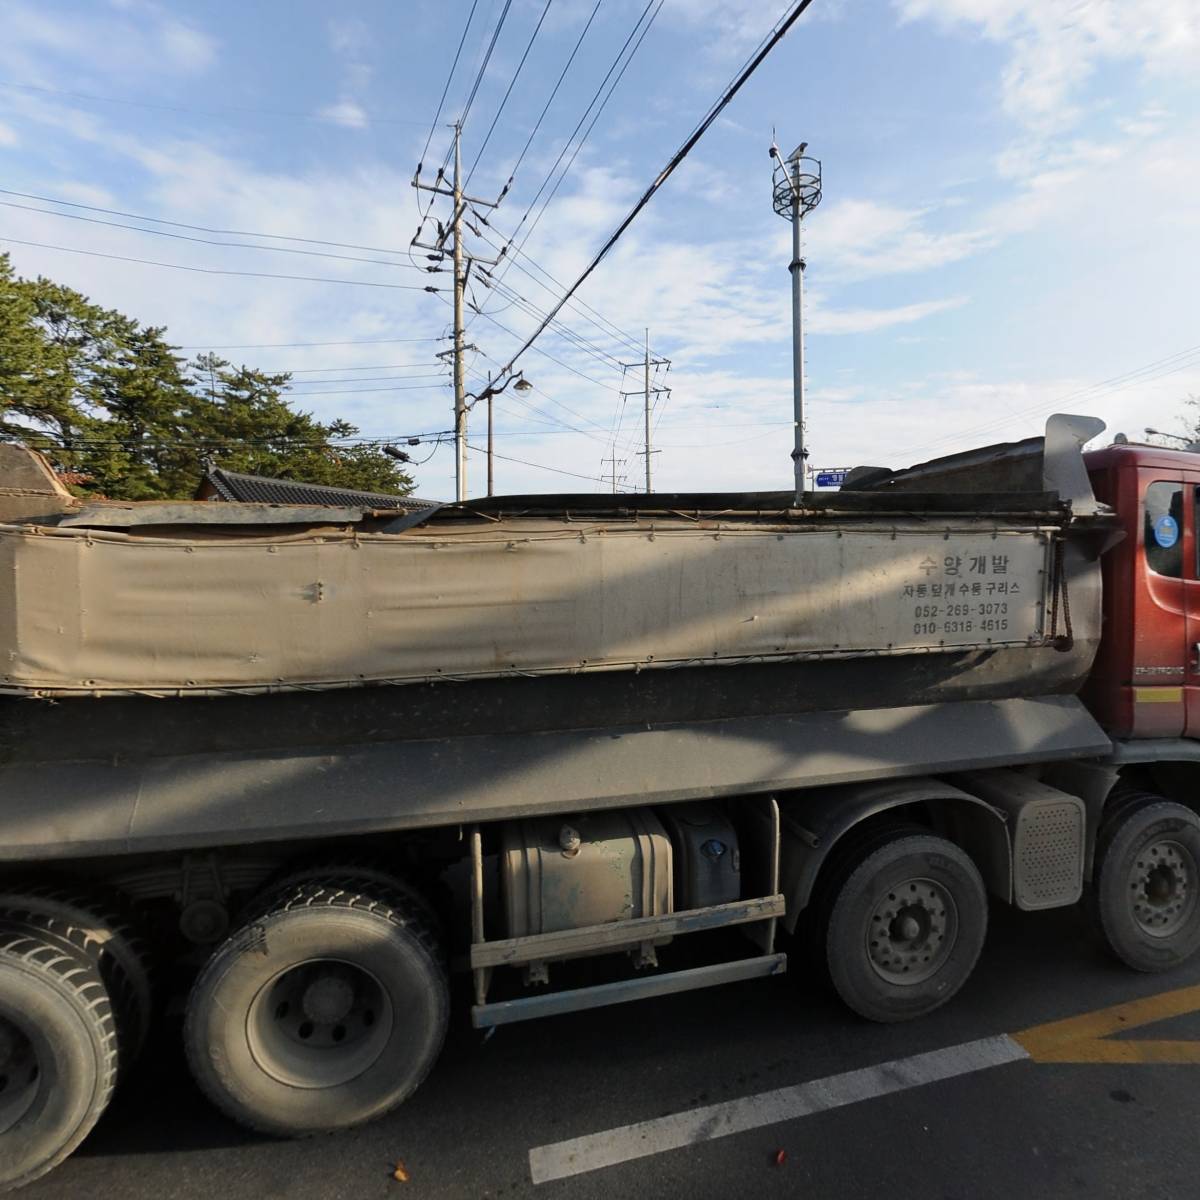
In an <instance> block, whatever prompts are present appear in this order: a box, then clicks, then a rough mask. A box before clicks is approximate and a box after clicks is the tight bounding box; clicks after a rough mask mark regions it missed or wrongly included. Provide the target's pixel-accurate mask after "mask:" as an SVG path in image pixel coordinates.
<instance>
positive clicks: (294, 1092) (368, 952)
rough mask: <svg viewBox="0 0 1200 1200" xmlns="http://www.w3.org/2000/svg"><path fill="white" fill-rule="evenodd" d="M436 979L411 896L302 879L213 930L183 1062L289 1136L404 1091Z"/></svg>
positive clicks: (223, 1096) (415, 1069) (254, 1121)
mask: <svg viewBox="0 0 1200 1200" xmlns="http://www.w3.org/2000/svg"><path fill="white" fill-rule="evenodd" d="M448 1012H449V989H448V986H447V981H446V973H445V970H444V968H443V966H442V962H441V954H440V950H439V947H438V944H437V940H436V938H435V937H434V935H433V933H432V931H431V929H430V927H429V923H428V921H427V919H426V916H425V914H424V912H423V910H422V908H421V907H420V906H418V905H416V904H413V903H412V902H411V901H410V900H409V899H408V898H407V897H405V896H403V895H400V894H396V893H391V894H388V895H386V896H384V895H382V894H381V895H380V896H378V897H376V896H373V895H371V894H370V893H369V892H367V891H365V890H364V891H350V890H345V889H344V888H343V887H341V886H338V885H337V883H336V882H330V881H324V882H323V881H321V880H308V881H306V882H302V883H298V884H297V885H296V886H295V887H293V888H292V889H291V890H290V891H288V892H286V893H284V894H281V895H280V894H276V895H274V896H273V899H272V902H271V906H270V907H269V908H268V910H267V911H265V912H262V913H261V914H260V915H258V916H256V917H254V918H252V919H251V920H250V921H249V922H248V923H247V924H246V925H244V926H243V927H242V928H241V929H240V930H238V931H237V932H236V933H234V934H233V935H232V936H231V937H230V938H229V939H228V940H227V941H225V942H224V943H223V944H222V945H221V946H220V947H219V948H218V949H217V951H216V952H215V953H214V954H213V956H212V958H211V959H210V960H209V962H208V964H207V965H206V966H205V967H204V969H203V971H202V972H201V973H200V976H199V978H198V979H197V980H196V983H195V986H194V987H193V989H192V994H191V996H190V998H189V1000H188V1009H187V1017H186V1022H185V1027H184V1040H185V1045H186V1049H187V1056H188V1061H189V1063H190V1065H191V1068H192V1073H193V1075H194V1076H195V1078H196V1081H197V1083H198V1084H199V1085H200V1087H201V1089H202V1090H203V1091H204V1092H205V1093H206V1094H207V1095H208V1097H209V1098H210V1099H211V1100H212V1101H213V1103H214V1104H216V1105H217V1107H218V1108H220V1109H222V1110H223V1111H224V1112H225V1113H227V1114H228V1115H229V1116H231V1117H232V1118H233V1119H234V1120H236V1121H238V1122H240V1123H241V1124H243V1125H246V1126H248V1127H249V1128H251V1129H255V1130H258V1131H260V1132H263V1133H269V1134H274V1135H276V1136H280V1137H298V1136H305V1135H308V1134H313V1133H321V1132H326V1131H331V1130H335V1129H345V1128H348V1127H350V1126H353V1125H359V1124H362V1123H363V1122H365V1121H370V1120H373V1119H374V1118H375V1117H378V1116H382V1115H383V1114H384V1113H386V1112H388V1111H390V1110H391V1109H392V1108H395V1107H396V1105H398V1104H400V1103H401V1102H402V1101H404V1100H406V1099H407V1098H408V1097H409V1095H411V1094H412V1092H413V1091H415V1090H416V1088H417V1086H418V1085H419V1084H420V1083H421V1081H422V1080H423V1079H424V1078H425V1076H426V1074H428V1072H429V1069H430V1067H432V1065H433V1062H434V1060H435V1059H436V1058H437V1056H438V1053H439V1051H440V1050H441V1047H442V1042H443V1040H444V1038H445V1033H446V1023H447V1018H448Z"/></svg>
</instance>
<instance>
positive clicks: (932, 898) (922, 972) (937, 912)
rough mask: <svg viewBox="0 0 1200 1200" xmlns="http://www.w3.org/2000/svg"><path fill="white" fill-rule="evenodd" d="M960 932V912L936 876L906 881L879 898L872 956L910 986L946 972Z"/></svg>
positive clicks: (881, 971)
mask: <svg viewBox="0 0 1200 1200" xmlns="http://www.w3.org/2000/svg"><path fill="white" fill-rule="evenodd" d="M957 934H958V910H957V909H956V908H955V905H954V900H953V898H952V897H951V895H950V893H949V892H948V891H947V890H946V888H944V887H943V886H942V885H941V884H940V883H938V882H937V881H936V880H932V879H906V880H904V881H903V882H902V883H898V884H894V885H892V886H891V887H890V888H889V889H888V891H887V892H885V893H884V894H883V895H882V896H881V897H880V899H879V901H878V903H877V904H876V905H875V908H874V909H873V910H872V912H871V917H870V920H869V921H868V922H867V956H868V958H869V959H870V962H871V966H872V967H873V968H874V970H875V972H876V974H877V975H879V976H880V977H881V978H882V979H884V980H886V981H887V982H888V983H893V984H900V985H903V986H910V985H912V984H916V983H920V982H922V981H923V980H926V979H928V978H929V977H930V976H931V975H934V974H936V972H937V971H938V970H940V968H941V966H942V964H943V963H944V962H945V960H946V957H947V956H948V955H949V953H950V951H951V949H952V948H953V946H954V941H955V938H956V937H957Z"/></svg>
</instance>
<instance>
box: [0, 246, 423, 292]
mask: <svg viewBox="0 0 1200 1200" xmlns="http://www.w3.org/2000/svg"><path fill="white" fill-rule="evenodd" d="M0 241H2V242H8V243H9V244H10V245H13V246H35V247H37V248H38V249H39V250H61V251H62V252H63V253H65V254H86V255H88V256H89V257H90V258H107V259H110V260H112V261H113V262H128V263H140V264H141V265H142V266H145V267H165V268H167V269H169V270H172V271H192V272H194V273H195V274H198V275H239V276H242V277H244V278H248V279H292V280H297V281H299V282H301V283H337V284H342V285H345V286H348V287H374V288H390V289H392V290H395V291H401V292H435V293H436V292H440V291H441V289H440V288H435V287H431V286H430V285H428V284H426V285H425V286H422V285H421V284H417V283H376V282H375V281H373V280H367V279H329V278H327V277H326V276H323V275H276V274H273V273H271V272H268V271H224V270H218V269H217V268H216V267H188V266H185V265H184V264H183V263H165V262H156V261H154V260H153V259H149V258H130V257H128V256H127V255H124V254H102V253H101V252H100V251H99V250H81V249H79V247H77V246H55V245H52V244H51V243H49V242H28V241H24V240H23V239H21V238H14V237H9V236H8V234H5V233H0Z"/></svg>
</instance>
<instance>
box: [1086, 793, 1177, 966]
mask: <svg viewBox="0 0 1200 1200" xmlns="http://www.w3.org/2000/svg"><path fill="white" fill-rule="evenodd" d="M1092 912H1093V916H1094V918H1095V922H1096V924H1097V926H1098V928H1099V931H1100V935H1101V937H1102V938H1103V939H1104V942H1105V944H1106V945H1107V947H1108V949H1109V950H1110V951H1111V952H1112V953H1113V954H1114V955H1115V956H1116V957H1117V958H1118V959H1120V960H1121V962H1123V963H1125V964H1126V965H1127V966H1130V967H1133V969H1134V970H1135V971H1167V970H1170V968H1171V967H1175V966H1178V965H1179V964H1180V963H1182V962H1185V961H1186V960H1187V959H1188V958H1190V957H1191V955H1192V954H1193V953H1194V952H1195V950H1196V948H1197V946H1200V818H1198V817H1197V816H1196V814H1195V813H1194V812H1192V810H1191V809H1190V808H1184V806H1183V805H1182V804H1176V803H1174V802H1173V801H1170V800H1160V799H1158V798H1157V797H1155V796H1152V795H1147V796H1146V797H1145V799H1144V802H1143V803H1141V804H1136V803H1135V804H1132V805H1126V806H1123V807H1122V808H1121V809H1120V810H1119V811H1118V812H1117V813H1115V814H1114V816H1113V818H1112V819H1111V820H1110V821H1108V822H1106V823H1105V824H1104V825H1102V826H1101V828H1100V834H1099V836H1098V837H1097V839H1096V863H1095V868H1094V870H1093V875H1092Z"/></svg>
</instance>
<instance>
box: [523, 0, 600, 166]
mask: <svg viewBox="0 0 1200 1200" xmlns="http://www.w3.org/2000/svg"><path fill="white" fill-rule="evenodd" d="M601 2H602V0H596V4H595V6H594V7H593V9H592V11H591V14H590V15H589V16H588V19H587V23H586V24H585V25H584V27H583V30H582V32H581V33H580V35H579V37H578V38H577V39H576V42H575V45H574V47H573V48H572V50H571V53H570V56H569V57H568V58H567V61H566V64H565V65H564V67H563V69H562V71H560V72H559V76H558V79H557V80H556V81H555V84H554V87H553V89H552V90H551V92H550V96H549V98H548V99H547V100H546V103H545V104H544V105H543V106H542V111H541V112H540V113H539V114H538V119H537V121H535V122H534V126H533V128H532V129H531V130H530V131H529V136H528V137H527V138H526V139H525V145H524V146H522V147H521V153H520V154H518V155H517V161H516V162H515V163H513V165H512V169H511V170H510V171H509V173H508V182H509V184H511V183H512V181H513V179H515V178H516V174H517V171H519V170H520V168H521V164H522V163H523V162H524V161H525V155H526V154H528V153H529V147H530V146H532V145H533V139H534V138H535V137H537V134H538V130H539V129H541V127H542V122H543V121H544V120H545V119H546V114H547V113H548V112H549V111H550V106H551V105H552V104H553V103H554V97H555V96H557V95H558V89H559V88H560V87H562V82H563V80H564V79H566V77H567V72H568V71H569V70H570V69H571V64H572V63H573V62H574V61H575V56H576V55H577V54H578V53H579V47H580V46H582V45H583V39H584V38H585V37H587V32H588V30H589V29H591V27H592V22H593V21H594V20H595V19H596V14H597V13H598V12H599V11H600V4H601Z"/></svg>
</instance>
